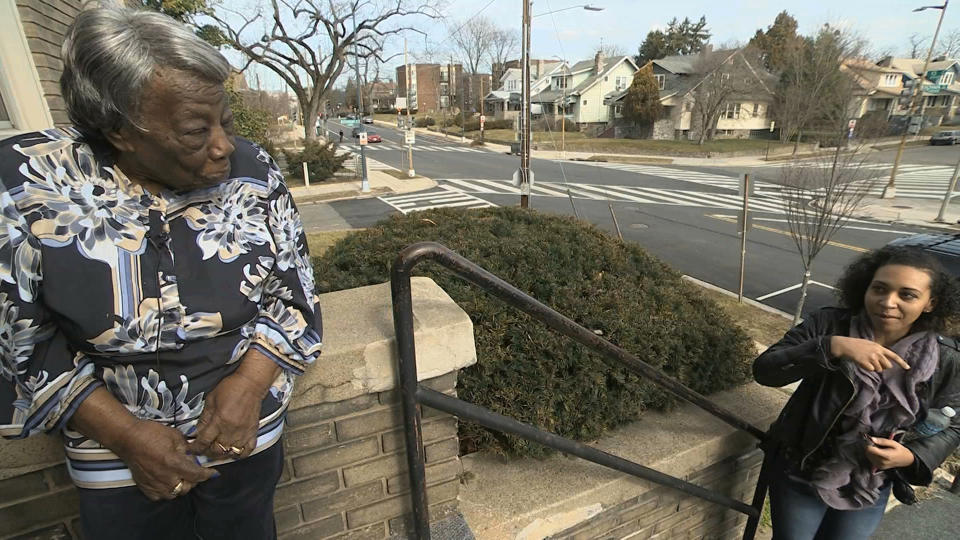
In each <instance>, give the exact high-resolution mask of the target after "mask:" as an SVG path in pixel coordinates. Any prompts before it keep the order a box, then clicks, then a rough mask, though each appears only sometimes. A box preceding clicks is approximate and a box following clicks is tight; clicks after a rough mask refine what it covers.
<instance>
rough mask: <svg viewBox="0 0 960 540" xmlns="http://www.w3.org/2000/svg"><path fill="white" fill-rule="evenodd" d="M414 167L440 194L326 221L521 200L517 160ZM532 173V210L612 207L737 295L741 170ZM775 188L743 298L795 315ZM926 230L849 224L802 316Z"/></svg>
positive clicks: (438, 146) (420, 141)
mask: <svg viewBox="0 0 960 540" xmlns="http://www.w3.org/2000/svg"><path fill="white" fill-rule="evenodd" d="M334 129H336V128H334ZM372 129H373V130H374V131H376V132H378V133H380V134H381V136H383V138H384V141H385V144H384V146H383V147H380V148H378V149H374V150H370V151H368V152H367V154H368V156H369V157H371V158H372V159H376V160H377V161H379V162H381V163H385V164H388V165H393V166H394V167H398V168H399V167H400V166H401V163H402V161H401V160H402V155H403V154H404V153H405V151H402V150H401V149H400V146H399V145H398V143H399V142H401V141H402V135H401V134H400V132H399V131H397V130H395V129H390V128H383V127H380V126H375V127H373V128H372ZM345 133H346V134H347V136H349V133H350V131H349V129H345ZM388 147H389V148H395V149H388ZM465 148H466V149H468V150H464V149H465ZM958 153H960V149H954V148H951V147H938V148H923V147H922V148H910V149H908V150H907V152H906V153H905V159H904V163H914V164H917V165H942V163H944V162H946V161H949V160H952V159H954V157H955V156H956V155H957V154H958ZM878 154H879V153H878ZM884 154H886V153H884ZM891 159H892V158H891ZM414 166H415V169H416V171H417V173H418V174H422V175H425V176H428V177H430V178H433V179H435V180H438V181H439V182H440V187H439V188H437V190H431V192H428V193H426V194H408V195H403V196H398V197H381V198H373V199H356V200H348V201H339V202H335V203H331V204H330V205H329V208H325V209H324V210H325V211H327V212H329V210H330V209H332V210H333V211H335V213H336V214H337V215H339V217H340V218H342V220H343V221H345V222H346V223H348V224H349V225H350V226H352V227H366V226H369V225H371V224H373V223H375V222H377V221H379V220H380V219H382V218H383V217H385V216H387V215H389V214H390V213H393V212H396V211H398V210H402V211H410V210H411V209H417V208H423V207H424V206H492V205H497V206H507V205H516V204H518V202H519V196H518V195H516V193H515V189H513V188H512V187H511V186H510V185H509V184H508V183H507V180H509V179H510V178H511V176H512V174H513V172H514V171H515V170H516V169H517V167H518V166H519V158H518V157H517V156H508V155H505V154H500V153H495V152H489V151H483V150H479V151H478V150H477V149H475V148H470V147H467V146H464V145H460V144H459V137H456V138H451V139H449V140H444V139H443V137H442V136H421V135H420V134H418V135H417V142H416V145H415V147H414ZM531 166H532V168H533V170H534V172H535V175H536V186H535V187H537V188H539V189H540V190H542V191H543V192H545V193H546V195H542V194H541V195H538V194H537V193H534V196H532V197H531V207H532V208H534V209H537V210H541V211H545V212H551V213H557V214H567V215H570V214H573V208H572V206H571V201H570V199H569V198H567V197H565V196H563V195H565V193H566V189H572V191H573V192H574V193H575V195H574V203H575V205H576V210H577V212H578V213H579V215H580V217H581V218H583V219H586V220H588V221H590V222H592V223H594V224H596V225H598V226H599V227H601V228H604V229H606V230H608V231H611V232H613V231H614V225H613V220H612V218H611V213H610V207H611V206H612V208H613V211H614V212H615V214H616V216H617V220H618V222H619V225H620V229H621V232H622V234H623V237H624V239H625V240H628V241H632V242H636V243H638V244H639V245H641V246H643V247H644V248H646V249H647V250H648V251H650V252H651V253H652V254H654V255H656V256H657V257H659V258H660V259H662V260H664V261H665V262H667V263H668V264H670V265H671V266H672V267H673V268H675V269H677V270H678V271H680V272H681V273H684V274H688V275H691V276H693V277H696V278H698V279H701V280H703V281H706V282H709V283H713V284H715V285H718V286H720V287H723V288H725V289H728V290H731V291H736V290H737V289H738V286H739V264H740V240H739V236H738V234H737V229H736V223H735V216H736V214H737V208H739V198H738V196H737V193H736V192H737V190H736V175H737V174H738V173H739V172H741V171H738V170H731V169H730V168H711V167H673V166H620V165H612V164H606V165H604V164H587V163H574V162H559V161H552V160H542V159H533V160H532V162H531ZM762 169H763V170H764V171H765V172H766V175H767V178H768V179H769V180H771V181H772V182H775V180H776V178H775V177H776V170H777V169H772V168H769V167H767V168H762ZM935 170H937V171H939V169H935ZM771 171H773V172H771ZM878 174H879V173H878ZM758 176H759V175H758ZM480 180H483V181H484V182H481V181H480ZM775 189H776V186H775V185H774V184H773V183H770V184H765V185H762V186H761V196H760V197H758V198H757V200H756V202H755V203H754V204H756V205H757V206H756V207H754V208H755V209H756V210H758V211H757V212H755V213H754V214H753V215H754V219H755V221H754V223H755V227H754V228H753V229H752V230H751V231H750V232H749V233H748V236H747V238H748V242H747V255H746V268H745V278H744V294H745V295H746V296H747V297H749V298H754V299H758V300H760V301H762V302H763V303H765V304H767V305H770V306H772V307H775V308H777V309H780V310H783V311H787V312H790V313H792V312H793V310H794V309H795V306H796V303H797V301H798V299H799V284H800V281H801V279H802V275H803V270H802V265H801V261H800V257H799V255H798V252H797V249H796V246H795V245H794V242H793V240H792V238H791V237H790V236H789V233H788V232H787V226H786V223H785V222H784V219H783V215H782V213H781V212H780V211H779V210H777V208H776V205H775V203H774V202H773V201H774V200H775V199H772V198H769V197H764V196H763V194H764V193H765V192H772V190H775ZM302 211H303V213H304V220H305V223H307V226H308V227H309V226H310V225H309V223H310V219H311V216H310V214H311V212H312V210H311V209H310V207H306V208H304V209H302ZM314 211H317V212H319V211H320V210H319V208H317V209H315V210H314ZM922 231H924V229H922V228H919V227H913V226H899V225H896V226H894V225H888V224H883V223H876V222H870V221H859V220H858V221H854V222H851V223H850V224H849V225H848V227H847V228H845V229H844V230H842V231H840V232H839V233H838V234H837V235H836V236H835V237H834V238H833V241H832V242H831V244H830V245H828V246H826V247H825V248H824V249H823V251H822V252H821V253H820V254H819V255H818V257H817V258H816V260H815V262H814V265H813V272H812V275H813V278H812V279H813V280H814V282H815V283H814V284H813V285H812V286H811V288H810V291H809V296H808V299H807V303H806V310H810V309H814V308H818V307H822V306H825V305H831V304H833V303H834V298H833V291H832V288H831V285H833V284H834V283H835V282H836V280H837V279H838V278H839V276H840V274H841V273H842V271H843V269H844V268H845V267H846V265H847V264H849V263H850V262H851V261H852V260H853V259H854V258H855V257H857V256H858V255H859V254H861V253H863V252H864V251H866V250H870V249H875V248H879V247H881V246H883V245H884V244H886V243H887V242H889V241H891V240H893V239H895V238H898V237H901V236H906V235H911V234H915V233H917V232H922Z"/></svg>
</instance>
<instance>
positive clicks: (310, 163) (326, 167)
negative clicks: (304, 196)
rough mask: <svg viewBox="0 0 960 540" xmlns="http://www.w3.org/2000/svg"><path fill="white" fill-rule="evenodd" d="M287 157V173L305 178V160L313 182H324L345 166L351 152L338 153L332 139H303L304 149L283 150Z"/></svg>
mask: <svg viewBox="0 0 960 540" xmlns="http://www.w3.org/2000/svg"><path fill="white" fill-rule="evenodd" d="M283 156H284V157H285V158H286V159H287V173H288V174H290V175H291V176H295V177H297V178H303V162H307V169H308V170H309V171H310V181H311V182H322V181H323V180H326V179H328V178H332V177H333V175H334V173H336V172H337V171H339V170H340V169H342V168H343V162H344V161H346V160H347V159H349V157H350V154H343V155H340V156H338V155H337V147H336V145H334V144H333V142H332V141H330V142H327V143H321V142H320V141H318V140H316V139H312V140H305V141H303V150H300V151H298V152H291V151H289V150H283Z"/></svg>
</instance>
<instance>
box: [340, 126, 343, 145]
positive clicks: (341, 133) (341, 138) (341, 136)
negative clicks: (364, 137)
mask: <svg viewBox="0 0 960 540" xmlns="http://www.w3.org/2000/svg"><path fill="white" fill-rule="evenodd" d="M340 142H343V130H342V129H341V130H340Z"/></svg>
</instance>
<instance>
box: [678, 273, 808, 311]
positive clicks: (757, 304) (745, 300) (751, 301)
mask: <svg viewBox="0 0 960 540" xmlns="http://www.w3.org/2000/svg"><path fill="white" fill-rule="evenodd" d="M680 279H683V280H685V281H689V282H690V283H693V284H694V285H699V286H701V287H703V288H704V289H710V290H711V291H716V292H718V293H720V294H725V295H727V296H730V297H733V298H739V295H738V294H737V293H735V292H733V291H728V290H726V289H724V288H723V287H718V286H716V285H714V284H712V283H707V282H706V281H701V280H699V279H697V278H695V277H692V276H688V275H683V276H680ZM743 303H744V304H747V305H750V306H752V307H755V308H759V309H762V310H764V311H766V312H768V313H773V314H774V315H779V316H781V317H783V318H784V319H788V320H790V321H792V320H793V315H790V314H789V313H787V312H785V311H780V310H779V309H777V308H772V307H770V306H768V305H766V304H762V303H760V302H757V301H756V300H754V299H752V298H747V297H746V296H744V297H743ZM801 320H803V319H801Z"/></svg>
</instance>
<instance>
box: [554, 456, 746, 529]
mask: <svg viewBox="0 0 960 540" xmlns="http://www.w3.org/2000/svg"><path fill="white" fill-rule="evenodd" d="M762 461H763V454H762V452H761V451H760V450H754V451H753V452H750V453H749V454H746V455H744V456H740V457H735V458H728V459H725V460H723V461H721V462H719V463H716V464H714V465H711V466H709V467H707V468H705V469H702V470H700V471H697V472H696V473H694V474H692V475H690V476H689V477H687V478H685V480H687V481H688V482H691V483H693V484H696V485H698V486H702V487H705V488H707V489H711V490H714V491H717V492H719V493H722V494H724V495H727V496H728V497H732V498H734V499H737V500H741V501H746V502H749V501H750V500H751V499H752V498H753V491H754V488H755V487H756V484H757V476H758V475H759V474H760V464H761V462H762ZM746 523H747V517H746V515H744V514H741V513H740V512H737V511H734V510H730V509H728V508H725V507H723V506H720V505H718V504H713V503H710V502H707V501H704V500H703V499H699V498H697V497H692V496H689V495H685V494H683V493H681V492H679V491H676V490H674V489H670V488H667V487H658V488H655V489H651V490H650V491H648V492H646V493H644V494H643V495H639V496H637V497H633V498H631V499H628V500H626V501H624V502H622V503H620V504H618V505H616V506H613V507H610V508H607V509H605V510H604V511H602V512H600V513H599V514H597V515H596V516H594V517H592V518H590V519H588V520H586V521H584V522H582V523H580V524H578V525H576V526H574V527H571V528H569V529H567V530H565V531H563V532H561V533H558V534H555V535H553V536H550V537H549V538H550V540H582V539H587V538H630V537H633V538H638V539H640V538H644V539H647V538H649V539H661V538H711V539H714V540H728V539H729V540H733V539H735V538H740V537H742V536H743V527H744V525H745V524H746Z"/></svg>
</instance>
